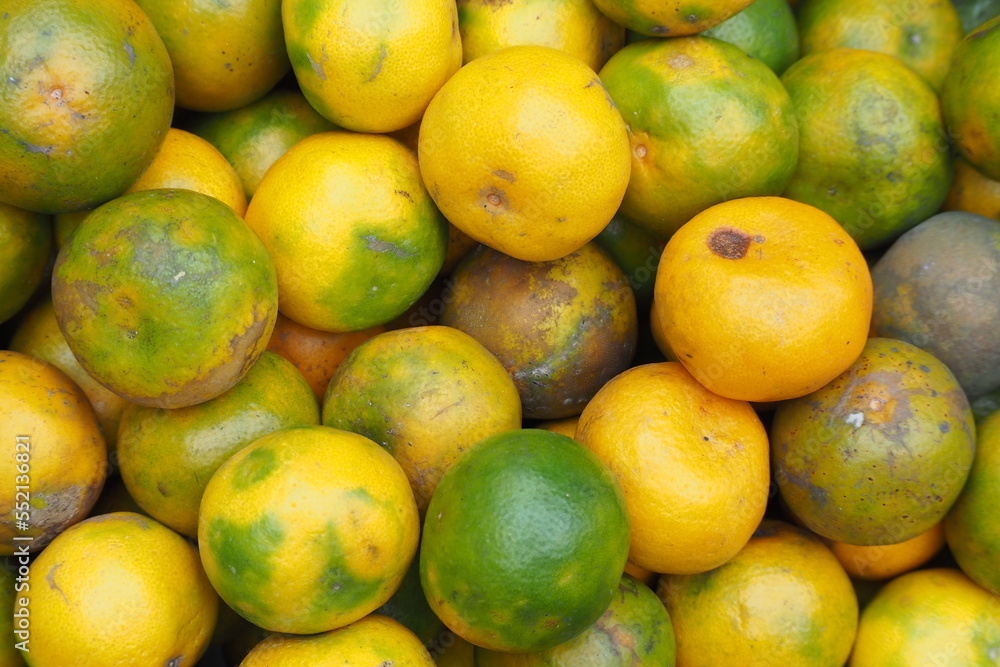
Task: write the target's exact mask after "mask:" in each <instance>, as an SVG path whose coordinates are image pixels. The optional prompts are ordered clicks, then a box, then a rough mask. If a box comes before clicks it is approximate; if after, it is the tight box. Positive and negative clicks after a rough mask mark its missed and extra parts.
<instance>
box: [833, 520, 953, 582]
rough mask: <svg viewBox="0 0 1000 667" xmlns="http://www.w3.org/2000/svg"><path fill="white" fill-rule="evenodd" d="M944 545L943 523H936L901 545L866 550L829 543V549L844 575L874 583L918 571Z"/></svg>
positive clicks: (872, 546)
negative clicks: (838, 562) (842, 567)
mask: <svg viewBox="0 0 1000 667" xmlns="http://www.w3.org/2000/svg"><path fill="white" fill-rule="evenodd" d="M888 539H892V538H888ZM944 543H945V540H944V523H941V522H939V523H936V524H934V525H933V526H931V527H930V528H928V529H927V530H925V531H924V532H922V533H920V534H918V535H916V536H915V537H911V538H910V539H908V540H903V541H902V542H895V543H886V544H873V545H870V546H858V545H855V544H847V543H846V542H832V543H830V544H829V547H830V551H832V552H833V555H834V556H836V557H837V560H839V561H840V564H841V565H843V566H844V570H845V571H846V572H847V574H849V575H850V576H852V577H855V578H858V579H866V580H873V581H877V580H880V579H892V578H893V577H896V576H899V575H901V574H903V573H905V572H909V571H910V570H914V569H916V568H918V567H920V566H921V565H923V564H924V563H926V562H927V561H929V560H930V559H931V558H933V557H934V556H935V555H937V553H938V552H939V551H941V548H942V547H943V546H944Z"/></svg>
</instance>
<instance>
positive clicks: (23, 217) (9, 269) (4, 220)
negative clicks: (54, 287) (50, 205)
mask: <svg viewBox="0 0 1000 667" xmlns="http://www.w3.org/2000/svg"><path fill="white" fill-rule="evenodd" d="M51 251H52V220H51V219H50V218H49V217H48V216H45V215H42V214H39V213H31V212H29V211H25V210H23V209H19V208H16V207H14V206H10V205H8V204H0V253H2V255H0V257H2V260H3V261H2V263H0V323H2V322H6V321H7V320H9V319H10V318H11V317H13V316H14V314H15V313H17V312H18V311H19V310H21V308H22V307H23V306H24V305H25V304H26V303H27V302H28V300H29V299H30V298H31V295H32V294H34V293H35V290H36V289H37V288H38V286H39V285H40V284H41V282H42V279H43V277H44V276H45V269H46V264H47V262H48V260H49V254H50V253H51Z"/></svg>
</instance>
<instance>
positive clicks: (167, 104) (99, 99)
mask: <svg viewBox="0 0 1000 667" xmlns="http://www.w3.org/2000/svg"><path fill="white" fill-rule="evenodd" d="M4 16H6V17H7V18H5V19H4V20H3V22H2V23H0V80H3V81H4V82H6V84H7V85H4V86H3V88H2V90H0V127H3V128H4V131H3V132H0V202H5V203H7V204H11V205H14V206H17V207H19V208H24V209H26V210H29V211H37V212H41V213H64V212H68V211H75V210H78V209H82V208H92V207H94V206H97V205H99V204H102V203H104V202H106V201H108V200H109V199H112V198H114V197H117V196H119V195H120V194H121V193H122V192H124V191H125V189H126V188H127V187H128V186H129V184H131V183H132V181H134V180H135V179H136V178H137V177H138V176H139V174H141V173H142V171H143V170H144V169H145V168H146V166H147V165H148V164H149V163H150V161H151V160H152V159H153V155H154V154H155V153H156V150H157V148H158V147H159V145H160V142H162V141H163V137H164V136H165V134H166V132H167V128H168V127H169V126H170V122H171V118H172V116H173V110H174V88H173V83H174V78H173V69H172V68H171V64H170V58H169V56H168V55H167V51H166V49H165V48H164V46H163V42H162V41H161V39H160V37H159V35H158V34H157V33H156V30H155V28H154V27H153V24H152V23H151V22H150V21H149V18H148V17H147V16H146V15H145V14H144V13H143V12H142V10H141V9H139V7H138V6H137V5H136V4H135V3H133V2H131V1H126V0H94V1H92V2H88V3H86V4H85V5H84V4H81V3H76V2H70V1H69V0H16V1H14V0H11V1H10V2H7V3H5V5H4ZM39 65H44V67H39ZM111 156H113V157H111Z"/></svg>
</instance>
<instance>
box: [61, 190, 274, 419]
mask: <svg viewBox="0 0 1000 667" xmlns="http://www.w3.org/2000/svg"><path fill="white" fill-rule="evenodd" d="M277 299H278V290H277V283H276V279H275V270H274V264H273V263H272V262H271V259H270V257H269V255H268V253H267V250H266V249H265V247H264V245H263V244H262V243H261V241H260V239H259V238H258V237H257V236H256V235H255V234H254V233H253V230H251V229H250V228H249V227H248V226H247V225H246V224H245V223H244V222H243V220H242V219H240V217H239V216H237V215H236V213H234V212H233V210H232V209H231V208H229V207H228V206H227V205H226V204H223V203H222V202H220V201H219V200H217V199H214V198H213V197H209V196H208V195H203V194H199V193H196V192H193V191H191V190H150V191H146V192H136V193H132V194H129V195H125V196H124V197H120V198H118V199H116V200H114V201H111V202H108V203H107V204H105V205H104V206H102V207H100V208H98V209H96V210H95V211H94V212H92V213H91V214H90V215H89V216H88V217H87V222H86V224H85V225H82V226H80V227H79V228H78V229H77V230H76V232H75V233H74V234H73V235H72V237H71V238H70V240H69V242H68V243H67V244H66V245H65V246H63V248H62V249H61V250H60V251H59V256H58V257H57V258H56V264H55V268H54V269H53V278H52V302H53V304H54V306H55V312H56V318H57V319H58V321H59V327H60V329H62V332H63V334H64V335H65V336H66V341H67V342H68V343H69V347H70V349H71V350H72V351H73V354H75V355H76V357H77V358H78V359H79V360H80V365H81V366H83V367H84V369H85V370H86V371H87V372H88V373H90V374H91V375H92V376H93V377H94V378H95V379H96V380H98V381H99V382H100V383H101V384H103V385H105V386H106V387H108V388H109V389H111V390H112V391H114V392H115V393H117V394H118V395H120V396H122V397H124V398H126V399H128V400H130V401H132V402H135V403H139V404H142V405H152V406H158V407H167V408H176V407H183V406H187V405H194V404H196V403H200V402H202V401H206V400H208V399H210V398H214V397H215V396H218V395H219V394H221V393H222V392H224V391H225V390H227V389H229V388H230V387H232V386H233V385H234V384H236V382H238V381H239V380H240V378H241V377H243V375H245V374H246V372H247V371H248V370H249V369H250V366H252V365H253V362H254V361H256V360H257V358H258V357H259V356H260V354H261V353H262V352H263V351H264V349H265V347H266V346H267V341H268V338H269V337H270V334H271V329H272V328H273V327H274V320H275V317H276V316H277V312H278V309H277Z"/></svg>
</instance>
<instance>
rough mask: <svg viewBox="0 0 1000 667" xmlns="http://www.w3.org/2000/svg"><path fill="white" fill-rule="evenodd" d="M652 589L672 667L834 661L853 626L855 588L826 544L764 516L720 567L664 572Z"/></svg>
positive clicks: (831, 666) (841, 656) (845, 651)
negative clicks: (673, 652) (669, 625)
mask: <svg viewBox="0 0 1000 667" xmlns="http://www.w3.org/2000/svg"><path fill="white" fill-rule="evenodd" d="M658 592H659V595H660V598H661V599H662V600H663V602H664V604H665V605H666V607H667V611H668V612H669V613H670V619H671V621H673V624H674V632H675V633H676V635H677V665H678V667H695V666H701V665H704V666H705V667H718V666H719V665H740V666H741V667H757V666H760V667H771V666H772V665H815V666H820V665H825V666H828V667H840V666H841V665H843V664H844V662H845V661H846V660H847V657H848V655H849V654H850V652H851V646H852V644H853V641H854V636H855V632H856V629H857V625H858V601H857V598H856V597H855V593H854V589H853V588H852V586H851V581H850V579H849V578H848V577H847V574H846V573H845V572H844V569H843V568H842V567H841V566H840V563H839V562H838V561H837V559H836V558H835V557H834V555H833V554H832V553H830V550H829V549H827V548H826V547H825V546H824V545H823V543H822V542H821V541H820V540H819V539H818V538H817V537H816V536H815V535H812V534H810V533H808V532H807V531H804V530H802V529H800V528H796V527H795V526H791V525H789V524H786V523H783V522H781V521H774V520H770V519H768V520H765V521H763V522H762V523H761V524H760V527H759V528H758V529H757V530H756V531H755V532H754V534H753V537H752V538H751V539H750V541H749V542H748V543H747V545H746V546H745V547H744V548H743V549H742V550H741V551H740V552H739V553H738V554H736V555H735V556H733V558H732V559H730V560H729V561H727V562H726V563H725V564H724V565H722V566H721V567H718V568H716V569H714V570H710V571H708V572H704V573H702V574H690V575H670V576H666V577H663V578H661V580H660V587H659V591H658ZM906 664H917V663H906Z"/></svg>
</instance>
